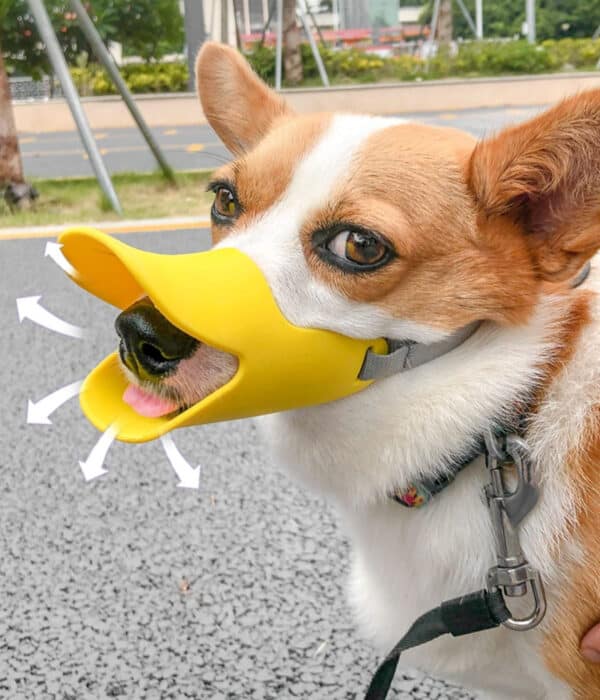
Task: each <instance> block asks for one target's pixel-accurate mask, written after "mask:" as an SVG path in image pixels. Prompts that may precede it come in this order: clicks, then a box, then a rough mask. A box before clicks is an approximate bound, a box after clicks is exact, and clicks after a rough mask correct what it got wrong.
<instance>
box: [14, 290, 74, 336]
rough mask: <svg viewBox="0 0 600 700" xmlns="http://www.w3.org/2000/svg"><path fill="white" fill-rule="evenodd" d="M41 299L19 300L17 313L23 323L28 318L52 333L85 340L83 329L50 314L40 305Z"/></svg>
mask: <svg viewBox="0 0 600 700" xmlns="http://www.w3.org/2000/svg"><path fill="white" fill-rule="evenodd" d="M41 298H42V297H41V296H37V297H21V298H20V299H17V312H18V314H19V321H21V323H22V322H23V319H26V318H28V319H29V320H30V321H33V323H37V324H38V325H39V326H44V328H49V329H50V330H51V331H56V332H57V333H62V334H63V335H70V336H71V337H72V338H83V336H84V333H85V332H84V330H83V328H80V327H79V326H73V325H72V324H70V323H67V322H66V321H63V320H62V319H60V318H58V316H55V315H54V314H52V313H50V311H48V310H47V309H44V307H43V306H40V304H39V301H40V299H41Z"/></svg>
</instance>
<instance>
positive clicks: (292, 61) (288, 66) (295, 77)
mask: <svg viewBox="0 0 600 700" xmlns="http://www.w3.org/2000/svg"><path fill="white" fill-rule="evenodd" d="M282 24H283V69H284V75H285V79H286V81H287V82H288V83H289V84H290V85H298V83H301V82H302V78H303V77H304V71H303V70H302V52H301V50H300V45H301V41H302V34H301V32H300V27H299V26H298V21H297V19H296V0H283V22H282Z"/></svg>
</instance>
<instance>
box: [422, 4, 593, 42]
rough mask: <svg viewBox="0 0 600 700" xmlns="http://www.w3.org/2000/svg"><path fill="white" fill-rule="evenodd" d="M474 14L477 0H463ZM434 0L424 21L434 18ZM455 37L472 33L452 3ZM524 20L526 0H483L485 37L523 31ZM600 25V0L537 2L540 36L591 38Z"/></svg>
mask: <svg viewBox="0 0 600 700" xmlns="http://www.w3.org/2000/svg"><path fill="white" fill-rule="evenodd" d="M464 2H465V5H466V7H467V9H468V10H469V12H470V13H471V16H472V17H473V18H474V17H475V0H464ZM432 7H433V2H432V0H429V1H428V2H427V4H426V5H425V7H424V9H423V14H422V15H421V20H422V21H423V22H426V23H429V22H430V21H431V13H432ZM453 17H454V36H455V38H457V37H463V38H465V39H467V38H471V37H472V36H473V33H472V31H471V29H470V28H469V25H468V24H467V22H466V21H465V18H464V17H463V15H462V12H461V11H460V8H459V6H458V3H456V2H454V3H453ZM524 21H525V2H524V1H523V0H493V1H490V0H488V2H485V0H484V3H483V27H484V36H486V37H511V36H514V35H516V34H520V33H521V26H522V24H523V22H524ZM598 26H600V0H538V1H537V3H536V27H537V37H538V39H539V40H540V41H543V40H544V39H561V38H564V37H589V36H592V34H593V33H594V31H595V30H596V28H597V27H598Z"/></svg>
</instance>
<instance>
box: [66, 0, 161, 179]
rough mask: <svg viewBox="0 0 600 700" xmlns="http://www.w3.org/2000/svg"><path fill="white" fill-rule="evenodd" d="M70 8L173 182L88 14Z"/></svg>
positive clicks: (73, 5)
mask: <svg viewBox="0 0 600 700" xmlns="http://www.w3.org/2000/svg"><path fill="white" fill-rule="evenodd" d="M71 8H72V9H73V12H75V13H76V15H77V19H78V21H79V26H80V27H81V30H82V32H83V33H84V35H85V38H86V39H87V40H88V41H89V43H90V46H91V47H92V51H93V52H94V53H95V54H96V58H97V59H98V60H99V61H100V63H101V64H102V65H103V66H104V68H105V70H106V72H107V73H108V75H109V76H110V78H111V80H112V81H113V83H114V84H115V86H116V88H117V90H118V91H119V92H120V94H121V97H122V98H123V102H125V104H126V105H127V109H128V110H129V113H130V114H131V116H132V117H133V120H134V121H135V123H136V124H137V125H138V128H139V130H140V131H141V133H142V136H143V137H144V139H145V140H146V143H147V144H148V147H149V148H150V150H151V151H152V153H153V154H154V157H155V158H156V162H157V163H158V165H159V166H160V169H161V170H162V172H163V175H164V176H165V177H166V178H167V179H168V180H170V181H171V182H175V175H174V174H173V170H172V169H171V166H170V165H169V164H168V163H167V159H166V158H165V156H164V155H163V152H162V151H161V150H160V146H159V145H158V143H157V142H156V140H155V139H154V136H153V135H152V132H151V131H150V129H149V128H148V125H147V124H146V122H145V120H144V117H143V116H142V113H141V112H140V110H139V109H138V106H137V105H136V103H135V101H134V99H133V97H132V95H131V93H130V92H129V88H128V87H127V84H126V83H125V81H124V80H123V76H122V75H121V73H120V72H119V69H118V68H117V66H116V64H115V62H114V60H113V57H112V56H111V55H110V53H109V52H108V49H107V48H106V46H104V43H103V42H102V39H101V38H100V34H98V31H97V29H96V27H95V26H94V23H93V22H92V20H91V19H90V17H89V15H88V13H87V12H86V11H85V8H84V7H83V5H82V4H81V2H80V1H79V0H71Z"/></svg>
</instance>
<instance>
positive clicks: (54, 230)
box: [0, 216, 210, 241]
mask: <svg viewBox="0 0 600 700" xmlns="http://www.w3.org/2000/svg"><path fill="white" fill-rule="evenodd" d="M79 226H91V227H94V228H98V229H100V230H102V231H104V233H111V234H127V233H147V232H151V231H184V230H186V229H191V228H192V229H193V228H198V229H202V228H204V229H205V228H209V227H210V219H208V218H196V217H191V216H190V217H183V216H180V217H171V218H166V219H126V220H124V221H93V222H85V223H81V222H80V223H76V224H68V223H67V224H52V225H50V226H23V227H18V228H17V227H15V228H0V241H7V240H17V239H27V238H56V236H57V235H58V234H59V233H62V232H63V231H65V230H66V229H68V228H77V227H79Z"/></svg>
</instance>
